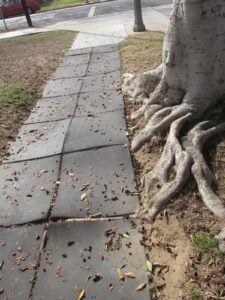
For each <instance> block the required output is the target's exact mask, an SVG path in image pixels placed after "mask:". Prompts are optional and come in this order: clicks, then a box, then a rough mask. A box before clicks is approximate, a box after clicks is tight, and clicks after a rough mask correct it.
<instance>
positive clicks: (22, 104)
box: [0, 84, 35, 109]
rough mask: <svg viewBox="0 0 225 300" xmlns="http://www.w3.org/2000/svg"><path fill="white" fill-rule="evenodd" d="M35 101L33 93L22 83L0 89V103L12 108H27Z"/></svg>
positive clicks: (2, 105)
mask: <svg viewBox="0 0 225 300" xmlns="http://www.w3.org/2000/svg"><path fill="white" fill-rule="evenodd" d="M34 102H35V97H34V95H33V94H32V93H31V92H30V91H29V90H28V88H26V87H25V86H23V85H20V84H12V85H9V86H8V87H7V88H4V89H2V90H0V105H1V107H8V108H12V109H19V108H28V107H31V106H32V104H33V103H34Z"/></svg>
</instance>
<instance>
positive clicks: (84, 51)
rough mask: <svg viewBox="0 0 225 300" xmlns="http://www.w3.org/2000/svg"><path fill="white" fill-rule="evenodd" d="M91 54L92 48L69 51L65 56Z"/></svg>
mask: <svg viewBox="0 0 225 300" xmlns="http://www.w3.org/2000/svg"><path fill="white" fill-rule="evenodd" d="M91 52H92V47H88V48H82V49H77V50H72V49H70V50H68V51H67V52H66V54H65V56H74V55H82V54H91Z"/></svg>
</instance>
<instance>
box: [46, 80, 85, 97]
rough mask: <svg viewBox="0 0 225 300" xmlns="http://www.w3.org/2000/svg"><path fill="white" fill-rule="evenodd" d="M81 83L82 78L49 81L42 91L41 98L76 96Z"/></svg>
mask: <svg viewBox="0 0 225 300" xmlns="http://www.w3.org/2000/svg"><path fill="white" fill-rule="evenodd" d="M82 82H83V79H82V78H66V79H54V80H49V81H48V83H47V85H46V86H45V89H44V91H43V98H45V97H56V96H67V95H72V94H77V93H79V91H80V88H81V85H82Z"/></svg>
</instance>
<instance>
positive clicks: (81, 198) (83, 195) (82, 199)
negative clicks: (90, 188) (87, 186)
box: [80, 193, 87, 201]
mask: <svg viewBox="0 0 225 300" xmlns="http://www.w3.org/2000/svg"><path fill="white" fill-rule="evenodd" d="M86 199H87V194H86V193H84V194H82V195H81V197H80V200H81V201H84V200H86Z"/></svg>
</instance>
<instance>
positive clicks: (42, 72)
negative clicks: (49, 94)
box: [0, 31, 76, 160]
mask: <svg viewBox="0 0 225 300" xmlns="http://www.w3.org/2000/svg"><path fill="white" fill-rule="evenodd" d="M75 35H76V33H74V32H72V31H53V32H47V33H39V34H35V35H28V36H24V37H16V38H10V39H5V40H1V41H0V53H1V55H0V140H1V143H0V160H1V159H2V158H3V156H4V154H5V153H6V150H7V147H8V142H9V141H11V140H12V139H14V138H15V136H16V135H17V133H18V130H19V128H20V126H21V124H22V123H23V121H24V120H25V119H26V118H27V116H28V115H29V113H30V110H31V108H32V107H33V106H34V105H35V103H36V101H37V99H38V97H40V96H41V93H42V90H43V85H44V83H45V82H46V81H47V80H48V79H49V77H50V76H51V74H52V73H53V71H54V70H55V69H56V68H57V66H58V64H59V59H60V57H62V56H63V53H64V52H65V50H66V49H68V48H69V47H70V46H71V43H72V41H73V40H74V38H75Z"/></svg>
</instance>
